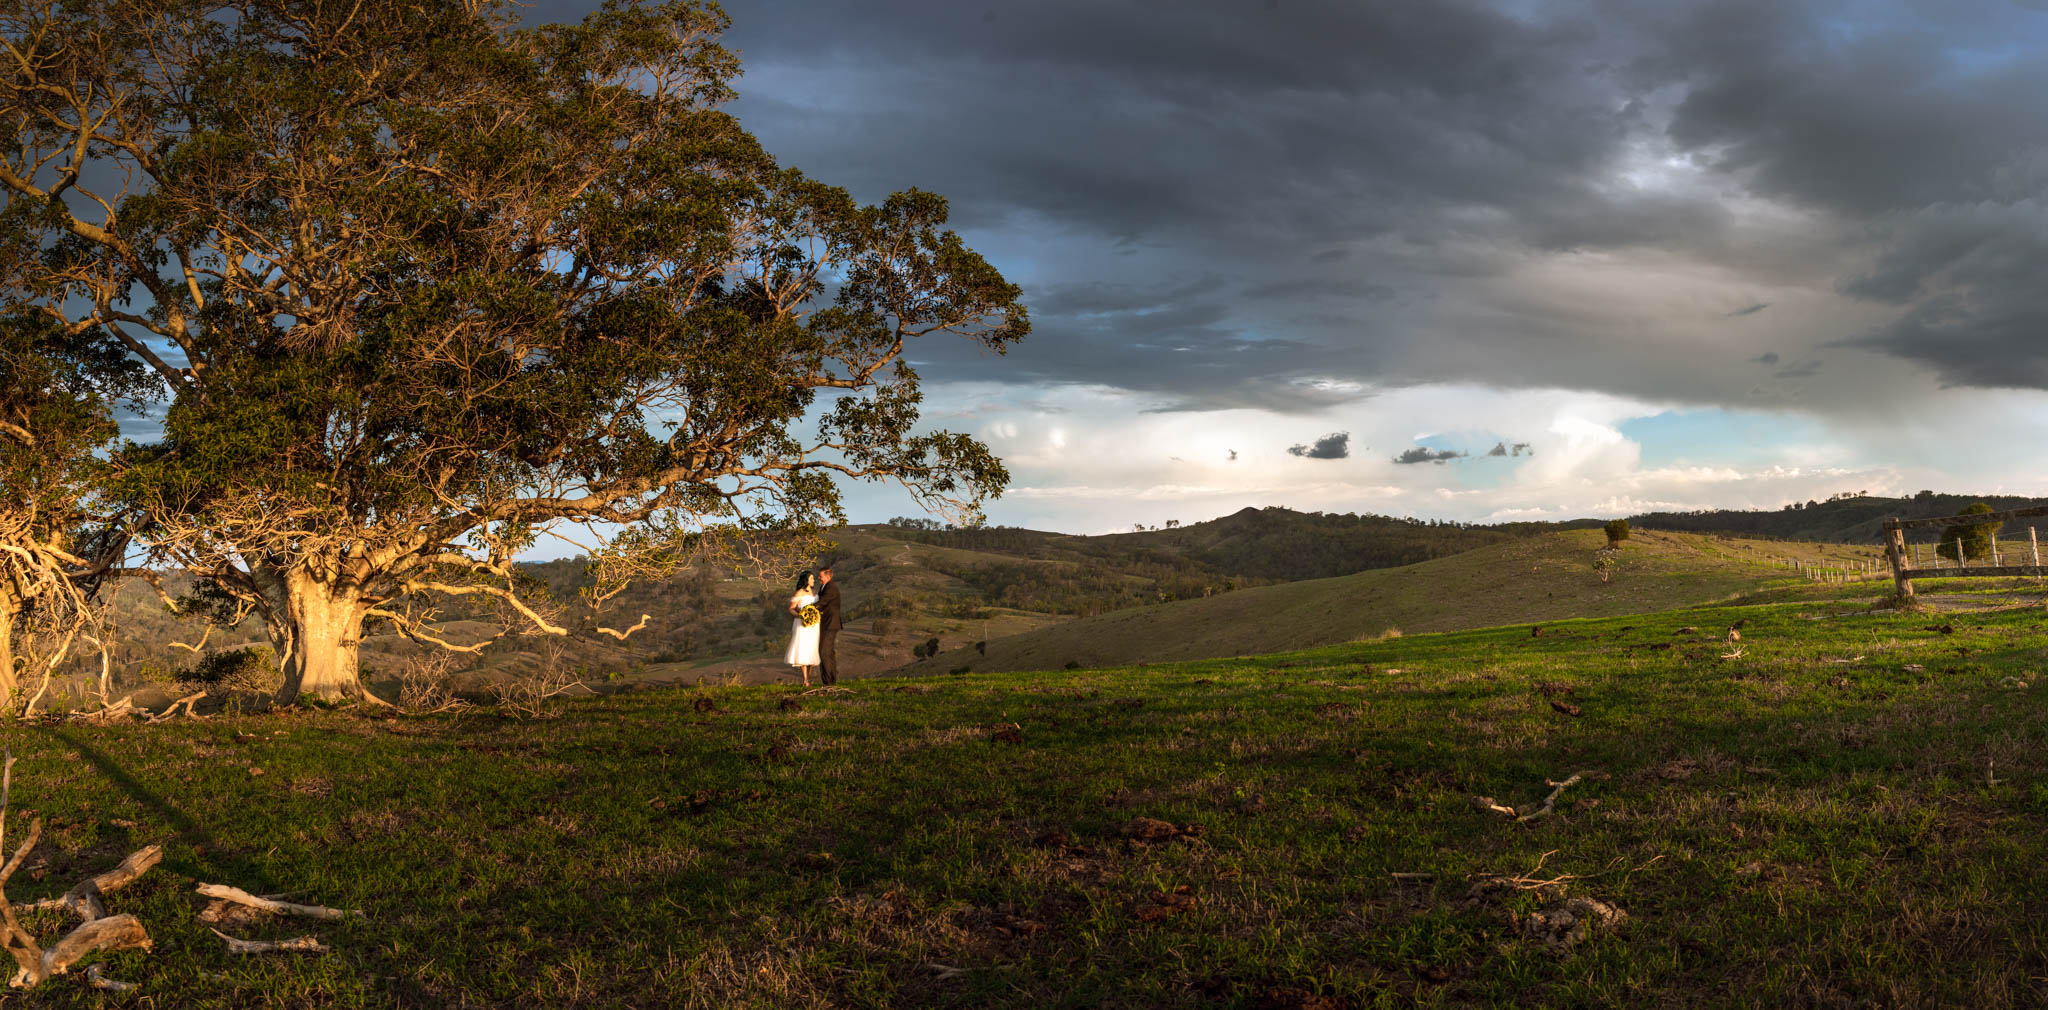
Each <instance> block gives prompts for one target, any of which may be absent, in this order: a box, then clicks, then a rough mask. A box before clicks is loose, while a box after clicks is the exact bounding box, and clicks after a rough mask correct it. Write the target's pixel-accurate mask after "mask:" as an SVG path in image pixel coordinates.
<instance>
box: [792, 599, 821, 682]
mask: <svg viewBox="0 0 2048 1010" xmlns="http://www.w3.org/2000/svg"><path fill="white" fill-rule="evenodd" d="M793 602H794V603H795V604H796V609H797V610H799V611H801V610H803V609H804V608H805V607H808V606H810V605H811V604H813V603H816V602H818V598H817V597H816V596H813V595H811V594H810V593H798V594H796V599H795V600H794V601H793ZM789 624H790V627H789V651H788V652H787V653H785V654H784V655H783V657H782V661H783V662H785V663H788V664H789V665H791V666H817V665H818V630H819V629H820V628H823V627H824V626H825V625H824V622H822V621H821V622H819V623H817V624H813V625H811V626H810V627H808V628H806V627H804V618H803V615H802V614H801V613H799V614H798V615H797V616H795V617H792V618H790V621H789Z"/></svg>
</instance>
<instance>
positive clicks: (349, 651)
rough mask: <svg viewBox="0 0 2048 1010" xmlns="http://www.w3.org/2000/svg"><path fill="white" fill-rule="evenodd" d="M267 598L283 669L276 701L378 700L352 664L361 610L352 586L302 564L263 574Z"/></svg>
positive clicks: (359, 637)
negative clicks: (266, 576)
mask: <svg viewBox="0 0 2048 1010" xmlns="http://www.w3.org/2000/svg"><path fill="white" fill-rule="evenodd" d="M264 581H265V582H267V583H268V584H267V585H266V586H265V587H264V588H265V593H264V595H265V596H267V597H270V598H271V607H270V611H271V613H270V614H269V615H268V619H267V620H266V622H265V623H266V625H267V627H268V630H269V634H270V644H271V648H272V649H274V650H275V651H276V652H277V656H278V663H279V666H280V669H281V672H282V673H283V674H284V685H283V686H282V687H281V688H279V689H278V692H277V704H278V705H290V704H292V703H294V702H296V701H298V700H299V698H300V697H302V696H303V697H306V698H310V699H312V700H314V701H321V702H341V701H373V702H374V701H378V700H379V699H377V698H376V697H374V696H373V695H371V694H370V693H369V692H368V691H367V690H365V689H364V687H363V682H362V678H361V677H360V676H359V675H358V671H357V668H356V655H357V647H358V646H359V645H361V643H362V639H363V610H364V607H363V605H362V603H361V601H360V599H359V594H358V593H357V592H356V590H355V587H354V586H352V585H349V584H346V583H343V584H340V585H336V584H334V583H329V582H321V581H319V580H318V579H315V578H314V577H313V576H312V575H311V574H310V573H308V572H307V571H306V570H305V569H303V568H298V569H293V570H291V571H288V572H285V573H283V574H282V575H277V576H274V577H272V578H270V579H266V580H264Z"/></svg>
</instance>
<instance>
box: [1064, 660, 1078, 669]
mask: <svg viewBox="0 0 2048 1010" xmlns="http://www.w3.org/2000/svg"><path fill="white" fill-rule="evenodd" d="M1066 668H1067V669H1069V670H1078V669H1080V668H1081V661H1080V660H1078V659H1070V660H1067V666H1066Z"/></svg>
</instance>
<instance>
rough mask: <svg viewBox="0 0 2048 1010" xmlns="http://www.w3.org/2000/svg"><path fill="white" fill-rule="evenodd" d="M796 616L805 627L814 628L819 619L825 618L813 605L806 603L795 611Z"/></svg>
mask: <svg viewBox="0 0 2048 1010" xmlns="http://www.w3.org/2000/svg"><path fill="white" fill-rule="evenodd" d="M796 616H797V619H798V620H800V621H802V622H804V627H806V628H815V627H817V626H818V622H819V621H822V620H824V619H825V615H824V614H821V613H819V612H818V608H817V607H816V606H815V605H812V604H808V603H807V604H805V605H804V609H802V610H799V611H797V612H796Z"/></svg>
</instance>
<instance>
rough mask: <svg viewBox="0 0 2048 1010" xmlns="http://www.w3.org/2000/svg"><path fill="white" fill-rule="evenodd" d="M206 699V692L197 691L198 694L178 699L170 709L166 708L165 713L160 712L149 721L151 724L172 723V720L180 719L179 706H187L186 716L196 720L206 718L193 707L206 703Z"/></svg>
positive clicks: (172, 703)
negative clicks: (202, 702)
mask: <svg viewBox="0 0 2048 1010" xmlns="http://www.w3.org/2000/svg"><path fill="white" fill-rule="evenodd" d="M205 699H206V692H205V691H197V692H194V693H192V694H188V695H186V696H184V697H183V698H179V699H178V700H177V701H174V702H171V704H170V707H169V708H166V709H164V710H163V711H161V712H158V713H157V714H155V715H153V716H150V717H149V719H148V721H149V722H151V723H159V722H170V721H171V720H172V719H175V718H177V717H178V706H180V705H183V706H185V714H186V715H189V716H191V717H192V718H194V719H201V718H204V716H201V715H200V714H199V710H198V709H196V708H193V707H192V706H193V705H195V704H197V703H199V702H201V701H204V700H205Z"/></svg>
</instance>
